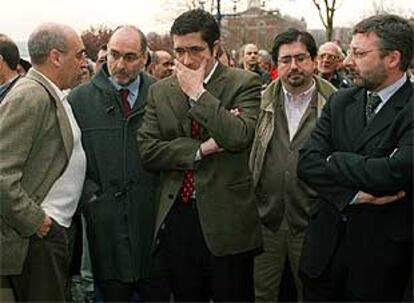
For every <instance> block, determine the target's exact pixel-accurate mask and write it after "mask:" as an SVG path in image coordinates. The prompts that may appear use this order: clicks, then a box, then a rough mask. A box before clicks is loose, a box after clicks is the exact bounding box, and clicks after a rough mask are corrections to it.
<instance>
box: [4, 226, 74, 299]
mask: <svg viewBox="0 0 414 303" xmlns="http://www.w3.org/2000/svg"><path fill="white" fill-rule="evenodd" d="M69 259H70V254H69V241H68V235H67V229H66V228H64V227H62V226H60V225H58V224H57V223H56V222H54V221H53V223H52V226H51V228H50V230H49V233H48V234H47V236H45V237H43V238H42V239H41V238H39V237H38V236H36V235H33V236H32V237H31V238H30V243H29V249H28V253H27V256H26V259H25V262H24V265H23V271H22V273H21V274H20V275H15V276H9V278H10V282H11V285H12V287H13V290H14V293H15V297H16V300H17V301H23V302H26V301H30V302H33V301H42V302H64V301H67V300H68V299H69V297H68V294H69V291H68V285H69V284H68V283H69V262H70V260H69Z"/></svg>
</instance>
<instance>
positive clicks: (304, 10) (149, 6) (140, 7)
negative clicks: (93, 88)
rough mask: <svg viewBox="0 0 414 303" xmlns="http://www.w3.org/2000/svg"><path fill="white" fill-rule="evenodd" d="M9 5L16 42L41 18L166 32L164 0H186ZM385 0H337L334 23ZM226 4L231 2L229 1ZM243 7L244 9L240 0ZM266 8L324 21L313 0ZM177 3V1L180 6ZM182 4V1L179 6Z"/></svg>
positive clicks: (409, 7)
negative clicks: (124, 25)
mask: <svg viewBox="0 0 414 303" xmlns="http://www.w3.org/2000/svg"><path fill="white" fill-rule="evenodd" d="M2 1H7V9H3V10H2V12H3V13H2V14H1V17H0V32H3V33H5V34H7V35H9V36H10V37H11V38H12V39H14V40H16V41H25V40H27V37H28V36H29V34H30V33H31V32H32V30H33V28H34V27H35V26H36V25H38V24H41V23H43V22H60V23H65V24H68V25H71V26H72V27H74V28H75V29H76V30H77V31H79V32H81V31H82V30H85V29H87V28H88V27H89V26H90V25H98V24H105V25H108V26H109V27H114V26H117V25H119V24H134V25H137V26H138V27H140V28H141V29H142V30H143V31H144V32H145V33H148V32H150V31H156V32H160V33H164V32H167V31H168V29H169V27H170V26H171V22H172V19H173V18H174V16H176V14H177V13H179V8H178V7H171V5H172V4H170V5H163V4H162V3H165V2H168V3H180V2H185V1H186V0H169V1H168V0H115V1H105V0H99V1H98V0H29V1H24V0H2ZM374 1H376V2H377V3H378V2H381V0H337V2H338V3H340V5H339V6H338V9H337V11H336V14H335V26H339V25H347V26H352V24H353V23H355V22H356V21H358V20H359V19H360V18H361V17H365V16H367V15H369V14H370V13H372V12H373V11H374V10H373V4H372V3H373V2H374ZM221 2H222V6H223V7H224V8H226V7H232V3H233V1H232V0H221ZM227 2H228V3H227ZM240 2H241V4H240V5H239V8H240V9H241V10H242V9H243V8H245V5H243V2H244V3H245V2H246V0H240ZM382 2H383V3H384V4H385V6H386V7H387V8H393V10H394V12H398V13H400V14H404V15H405V16H409V15H414V0H382ZM267 3H268V4H267V7H268V8H277V9H279V10H280V11H281V13H282V14H289V15H292V16H294V17H297V18H300V17H304V18H305V20H306V22H307V24H308V29H314V28H322V23H321V22H320V20H319V16H318V13H317V10H316V8H315V7H314V5H313V3H312V0H273V1H272V0H270V1H267ZM176 6H179V5H176ZM182 7H184V6H183V5H182V6H181V8H182Z"/></svg>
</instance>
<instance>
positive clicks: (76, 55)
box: [56, 48, 88, 60]
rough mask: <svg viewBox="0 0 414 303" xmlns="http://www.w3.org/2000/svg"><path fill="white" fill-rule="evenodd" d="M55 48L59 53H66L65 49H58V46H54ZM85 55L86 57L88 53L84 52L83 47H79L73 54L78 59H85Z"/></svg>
mask: <svg viewBox="0 0 414 303" xmlns="http://www.w3.org/2000/svg"><path fill="white" fill-rule="evenodd" d="M56 50H57V51H58V52H59V53H62V54H67V53H68V52H67V51H64V50H62V49H59V48H56ZM87 57H88V55H87V54H86V50H85V49H81V50H80V51H78V52H77V53H76V54H75V58H76V59H78V60H82V59H86V58H87Z"/></svg>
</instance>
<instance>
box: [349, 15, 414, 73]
mask: <svg viewBox="0 0 414 303" xmlns="http://www.w3.org/2000/svg"><path fill="white" fill-rule="evenodd" d="M365 33H374V34H376V35H377V36H378V38H379V44H380V45H379V47H380V48H382V49H383V51H382V55H386V54H387V53H389V52H390V51H393V50H397V51H399V52H400V54H401V63H400V69H401V70H402V71H406V70H407V69H408V67H409V66H410V62H411V60H412V58H413V47H414V29H413V27H412V26H411V25H410V24H409V23H408V21H407V20H405V19H404V18H401V17H399V16H396V15H378V16H372V17H369V18H366V19H364V20H362V21H361V22H359V23H358V24H357V25H355V27H354V30H353V33H352V34H353V35H355V34H365Z"/></svg>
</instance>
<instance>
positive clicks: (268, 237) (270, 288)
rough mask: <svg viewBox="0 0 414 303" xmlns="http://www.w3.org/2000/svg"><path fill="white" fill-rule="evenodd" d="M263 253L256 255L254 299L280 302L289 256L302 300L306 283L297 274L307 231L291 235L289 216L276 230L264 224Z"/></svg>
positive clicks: (299, 298)
mask: <svg viewBox="0 0 414 303" xmlns="http://www.w3.org/2000/svg"><path fill="white" fill-rule="evenodd" d="M262 232H263V253H262V254H260V255H259V256H257V257H256V258H255V262H254V287H255V302H277V300H278V297H279V292H280V289H279V288H280V282H281V280H282V275H283V271H284V266H285V261H286V259H287V260H288V261H289V264H290V267H291V268H292V273H293V278H294V281H295V285H296V289H297V294H298V300H299V301H303V286H302V282H301V280H300V279H299V277H298V272H299V260H300V256H301V251H302V245H303V239H304V236H305V234H304V233H300V234H297V235H292V234H291V233H290V232H289V229H288V226H287V222H286V219H285V218H284V219H283V221H282V224H281V226H280V228H279V230H278V231H277V232H273V231H271V230H270V229H268V228H266V227H265V226H263V225H262Z"/></svg>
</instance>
